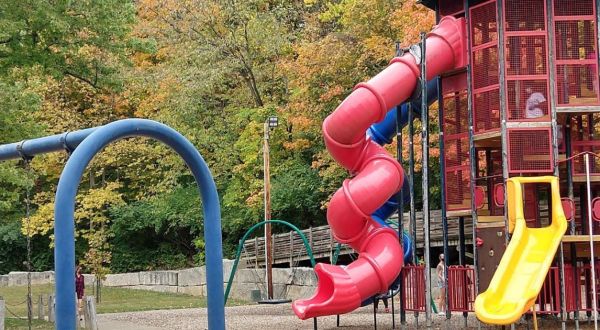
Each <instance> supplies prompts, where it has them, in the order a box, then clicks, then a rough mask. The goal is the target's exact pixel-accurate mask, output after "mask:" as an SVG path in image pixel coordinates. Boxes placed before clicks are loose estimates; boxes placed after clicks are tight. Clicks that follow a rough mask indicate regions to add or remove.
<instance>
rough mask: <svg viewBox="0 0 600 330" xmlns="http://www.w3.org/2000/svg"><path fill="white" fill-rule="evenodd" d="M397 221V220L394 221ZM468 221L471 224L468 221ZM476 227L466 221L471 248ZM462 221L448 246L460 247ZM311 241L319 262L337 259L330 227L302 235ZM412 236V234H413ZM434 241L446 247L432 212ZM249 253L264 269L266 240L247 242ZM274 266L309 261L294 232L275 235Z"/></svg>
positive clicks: (451, 223) (452, 223)
mask: <svg viewBox="0 0 600 330" xmlns="http://www.w3.org/2000/svg"><path fill="white" fill-rule="evenodd" d="M392 220H394V221H397V219H394V218H392ZM467 220H468V221H467ZM403 222H404V226H403V227H404V230H406V231H409V229H410V226H409V214H408V213H405V215H404V218H403ZM472 228H473V225H472V222H471V221H470V218H467V219H466V221H465V237H466V238H467V239H466V242H467V244H471V242H472V239H471V237H472V230H473V229H472ZM416 229H417V248H423V241H424V236H423V235H424V232H423V215H422V213H421V212H417V225H416ZM458 231H459V228H458V219H453V218H452V219H448V242H449V245H451V246H456V245H458V243H459V242H458ZM302 232H303V233H304V235H305V236H306V238H307V239H308V241H309V244H310V246H311V248H312V250H313V254H314V257H315V259H328V260H329V261H330V262H331V260H332V258H333V254H334V252H335V249H336V246H337V242H336V241H335V240H334V239H333V236H332V235H331V231H330V229H329V226H328V225H326V226H320V227H312V228H308V229H305V230H303V231H302ZM409 232H410V231H409ZM430 240H431V246H432V247H440V246H443V233H442V222H441V211H439V210H436V211H431V217H430ZM244 248H245V251H244V253H243V254H242V258H243V259H244V260H246V262H247V263H248V264H249V265H253V264H255V263H258V265H259V266H260V265H264V261H265V252H264V251H265V241H264V237H256V238H253V239H249V240H246V242H244ZM273 251H274V253H273V264H274V265H288V266H293V265H294V264H295V263H297V262H300V261H306V260H308V255H307V254H306V250H305V248H304V245H303V243H302V239H301V238H300V236H299V235H298V234H297V233H296V232H294V231H291V232H288V233H283V234H274V235H273ZM352 253H354V251H353V250H352V249H351V248H349V247H348V246H346V245H342V249H341V251H340V255H349V254H352Z"/></svg>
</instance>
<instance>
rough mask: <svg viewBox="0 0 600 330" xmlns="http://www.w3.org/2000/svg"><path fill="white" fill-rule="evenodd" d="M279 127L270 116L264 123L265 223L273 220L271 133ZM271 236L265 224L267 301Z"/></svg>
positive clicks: (270, 288)
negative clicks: (270, 156) (270, 158)
mask: <svg viewBox="0 0 600 330" xmlns="http://www.w3.org/2000/svg"><path fill="white" fill-rule="evenodd" d="M278 125H279V119H278V118H277V117H275V116H270V117H269V118H267V120H266V121H265V123H264V142H263V160H264V162H263V163H264V185H265V186H264V203H265V221H268V220H271V178H270V171H269V167H270V165H269V137H270V136H269V133H270V131H271V130H272V129H274V128H275V127H277V126H278ZM272 238H273V237H272V236H271V224H270V223H267V224H265V265H266V267H265V268H266V277H265V279H266V281H267V299H273V241H272Z"/></svg>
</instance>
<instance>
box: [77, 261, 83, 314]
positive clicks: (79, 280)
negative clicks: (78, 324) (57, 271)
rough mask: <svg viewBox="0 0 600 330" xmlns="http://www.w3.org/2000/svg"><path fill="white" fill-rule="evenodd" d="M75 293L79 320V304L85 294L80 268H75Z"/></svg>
mask: <svg viewBox="0 0 600 330" xmlns="http://www.w3.org/2000/svg"><path fill="white" fill-rule="evenodd" d="M75 293H76V294H77V314H78V315H80V319H81V304H82V302H83V295H84V293H85V278H84V277H83V274H81V266H77V268H76V269H75Z"/></svg>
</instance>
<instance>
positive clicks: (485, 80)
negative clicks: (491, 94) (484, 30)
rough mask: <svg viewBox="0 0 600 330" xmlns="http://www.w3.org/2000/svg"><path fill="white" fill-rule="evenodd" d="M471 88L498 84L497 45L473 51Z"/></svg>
mask: <svg viewBox="0 0 600 330" xmlns="http://www.w3.org/2000/svg"><path fill="white" fill-rule="evenodd" d="M472 61H473V89H475V90H477V89H480V88H483V87H487V86H493V85H497V84H498V47H497V46H492V47H488V48H483V49H479V50H476V51H474V52H473V58H472Z"/></svg>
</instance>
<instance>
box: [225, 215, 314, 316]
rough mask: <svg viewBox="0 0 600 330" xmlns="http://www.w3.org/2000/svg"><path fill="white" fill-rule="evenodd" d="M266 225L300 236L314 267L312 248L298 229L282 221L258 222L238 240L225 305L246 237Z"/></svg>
mask: <svg viewBox="0 0 600 330" xmlns="http://www.w3.org/2000/svg"><path fill="white" fill-rule="evenodd" d="M268 223H276V224H281V225H285V226H288V227H290V228H291V229H292V230H293V231H295V232H297V233H298V235H300V238H301V239H302V242H303V243H304V247H305V248H306V254H307V255H308V258H309V259H310V263H311V265H312V267H313V268H314V267H315V265H316V262H315V257H314V255H313V251H312V248H311V247H310V244H309V243H308V239H306V236H305V235H304V233H302V231H301V230H300V229H298V227H296V226H294V225H293V224H291V223H289V222H287V221H283V220H267V221H263V222H259V223H257V224H255V225H254V226H252V227H250V229H248V231H246V233H245V234H244V236H242V239H241V240H240V244H239V245H238V248H237V252H236V253H235V261H234V262H233V267H232V268H231V274H229V280H228V281H227V289H226V290H225V305H227V299H228V298H229V292H230V291H231V285H232V284H233V279H234V277H235V273H236V272H237V268H238V264H239V262H240V256H241V254H242V249H243V247H244V242H245V241H246V239H247V238H248V236H250V234H252V233H253V232H254V231H255V230H256V229H258V228H259V227H262V226H264V225H266V224H268Z"/></svg>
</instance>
